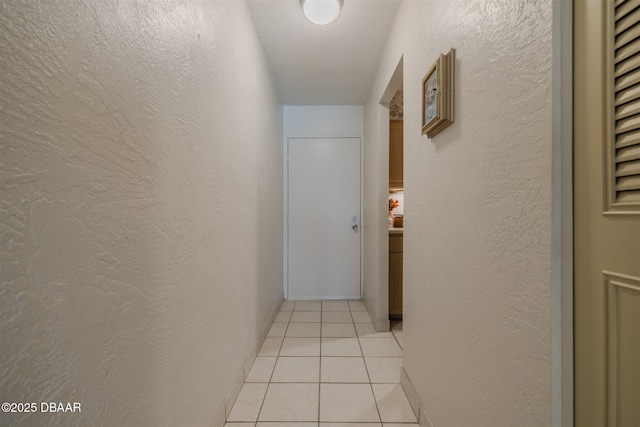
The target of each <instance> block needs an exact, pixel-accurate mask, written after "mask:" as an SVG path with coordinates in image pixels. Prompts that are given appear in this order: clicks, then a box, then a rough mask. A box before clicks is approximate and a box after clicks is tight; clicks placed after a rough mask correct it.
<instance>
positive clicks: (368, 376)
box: [349, 307, 383, 426]
mask: <svg viewBox="0 0 640 427" xmlns="http://www.w3.org/2000/svg"><path fill="white" fill-rule="evenodd" d="M349 310H351V307H349ZM351 318H352V319H353V314H352V315H351ZM353 327H354V328H355V327H356V325H355V321H354V324H353ZM356 335H357V329H356ZM357 339H358V346H359V347H360V353H362V363H364V368H365V370H366V371H367V378H369V388H370V389H371V395H372V396H373V403H375V405H376V412H377V413H378V420H380V425H381V426H382V425H383V424H382V415H381V414H380V408H379V407H378V400H377V399H376V394H375V393H374V391H373V384H372V383H371V375H370V374H369V367H368V366H367V361H366V359H365V358H364V351H362V343H361V342H360V337H359V336H358V338H357Z"/></svg>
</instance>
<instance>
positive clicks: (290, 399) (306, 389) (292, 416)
mask: <svg viewBox="0 0 640 427" xmlns="http://www.w3.org/2000/svg"><path fill="white" fill-rule="evenodd" d="M318 399H319V390H318V383H311V384H304V383H300V384H283V383H281V384H269V389H268V390H267V395H266V396H265V399H264V403H263V405H262V410H261V411H260V416H259V417H258V419H259V420H260V421H316V422H317V421H318Z"/></svg>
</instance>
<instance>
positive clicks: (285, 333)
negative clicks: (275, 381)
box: [245, 302, 296, 425]
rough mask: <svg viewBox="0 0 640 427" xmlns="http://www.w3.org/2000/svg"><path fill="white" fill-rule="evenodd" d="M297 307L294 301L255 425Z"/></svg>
mask: <svg viewBox="0 0 640 427" xmlns="http://www.w3.org/2000/svg"><path fill="white" fill-rule="evenodd" d="M295 308H296V302H294V303H293V307H292V308H291V316H289V321H288V322H287V327H286V328H285V329H284V335H283V337H282V342H281V343H280V347H279V348H278V354H277V355H276V363H275V364H274V365H273V370H272V371H271V375H270V376H269V381H268V382H267V389H266V390H265V391H264V396H263V397H262V403H260V410H258V415H257V416H256V422H255V424H254V425H258V420H259V419H260V415H261V414H262V408H263V407H264V402H265V401H266V400H267V393H268V392H269V387H270V386H271V379H272V378H273V373H274V372H275V371H276V366H277V365H278V359H279V358H280V352H281V351H282V346H283V345H284V338H285V337H286V336H287V330H288V329H289V323H291V317H292V316H293V310H295ZM254 363H255V362H254ZM252 368H253V366H252ZM245 384H246V380H245Z"/></svg>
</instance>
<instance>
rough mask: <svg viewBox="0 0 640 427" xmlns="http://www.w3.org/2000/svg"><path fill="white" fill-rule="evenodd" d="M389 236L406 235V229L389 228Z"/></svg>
mask: <svg viewBox="0 0 640 427" xmlns="http://www.w3.org/2000/svg"><path fill="white" fill-rule="evenodd" d="M389 234H404V228H389Z"/></svg>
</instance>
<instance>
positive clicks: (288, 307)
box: [280, 301, 296, 311]
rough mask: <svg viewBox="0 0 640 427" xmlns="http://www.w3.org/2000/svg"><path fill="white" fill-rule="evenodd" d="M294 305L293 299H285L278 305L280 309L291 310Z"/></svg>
mask: <svg viewBox="0 0 640 427" xmlns="http://www.w3.org/2000/svg"><path fill="white" fill-rule="evenodd" d="M295 305H296V302H295V301H285V302H283V303H282V305H281V306H280V311H293V307H294V306H295Z"/></svg>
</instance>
